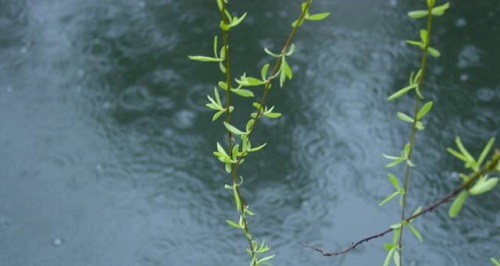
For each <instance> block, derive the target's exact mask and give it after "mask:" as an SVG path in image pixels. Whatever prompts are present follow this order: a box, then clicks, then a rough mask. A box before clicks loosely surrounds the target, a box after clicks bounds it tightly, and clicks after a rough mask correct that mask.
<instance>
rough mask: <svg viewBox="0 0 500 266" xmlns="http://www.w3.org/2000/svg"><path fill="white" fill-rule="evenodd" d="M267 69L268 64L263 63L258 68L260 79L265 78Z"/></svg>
mask: <svg viewBox="0 0 500 266" xmlns="http://www.w3.org/2000/svg"><path fill="white" fill-rule="evenodd" d="M268 71H269V64H265V65H264V66H263V67H262V69H261V70H260V77H261V78H262V80H267V73H268Z"/></svg>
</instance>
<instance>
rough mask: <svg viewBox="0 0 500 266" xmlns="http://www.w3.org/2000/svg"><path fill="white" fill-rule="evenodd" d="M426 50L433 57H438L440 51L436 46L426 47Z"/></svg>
mask: <svg viewBox="0 0 500 266" xmlns="http://www.w3.org/2000/svg"><path fill="white" fill-rule="evenodd" d="M427 52H428V53H429V54H430V55H431V56H432V57H435V58H438V57H440V56H441V53H440V52H439V51H438V50H437V49H436V48H432V47H430V46H429V47H427Z"/></svg>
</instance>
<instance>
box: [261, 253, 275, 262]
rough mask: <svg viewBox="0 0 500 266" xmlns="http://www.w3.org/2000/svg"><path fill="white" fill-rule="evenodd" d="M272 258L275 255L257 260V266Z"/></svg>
mask: <svg viewBox="0 0 500 266" xmlns="http://www.w3.org/2000/svg"><path fill="white" fill-rule="evenodd" d="M274 256H275V255H271V256H267V257H264V258H262V259H259V260H257V264H261V263H263V262H266V261H269V260H271V259H272V258H274Z"/></svg>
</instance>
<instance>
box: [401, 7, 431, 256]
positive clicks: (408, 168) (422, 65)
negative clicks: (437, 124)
mask: <svg viewBox="0 0 500 266" xmlns="http://www.w3.org/2000/svg"><path fill="white" fill-rule="evenodd" d="M431 11H432V7H428V9H427V29H426V30H427V37H426V38H427V40H425V46H424V49H423V51H422V59H421V62H420V76H419V80H418V87H417V88H418V89H419V90H420V91H421V90H422V86H423V84H424V76H425V70H426V65H427V50H428V49H429V44H430V36H431V30H432V13H431ZM420 102H421V99H420V96H419V94H418V93H416V95H415V107H414V111H413V123H412V125H411V133H410V141H409V143H410V148H409V152H408V160H411V158H412V153H413V147H414V145H415V139H416V133H417V122H418V119H417V114H418V111H419V110H420ZM410 175H411V166H410V165H409V164H406V166H405V174H404V184H403V187H404V193H403V195H402V206H401V231H400V234H399V239H398V248H399V265H403V252H402V250H403V233H404V230H403V229H404V227H403V223H404V221H405V216H406V208H407V206H406V205H407V204H406V196H407V195H408V189H409V187H410Z"/></svg>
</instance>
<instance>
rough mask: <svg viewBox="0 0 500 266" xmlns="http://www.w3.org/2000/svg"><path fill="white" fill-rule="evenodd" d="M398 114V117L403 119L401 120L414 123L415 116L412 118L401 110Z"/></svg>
mask: <svg viewBox="0 0 500 266" xmlns="http://www.w3.org/2000/svg"><path fill="white" fill-rule="evenodd" d="M396 115H397V116H398V118H399V119H400V120H401V121H404V122H408V123H413V121H414V120H413V118H411V117H410V116H408V115H406V114H404V113H401V112H397V114H396Z"/></svg>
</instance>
